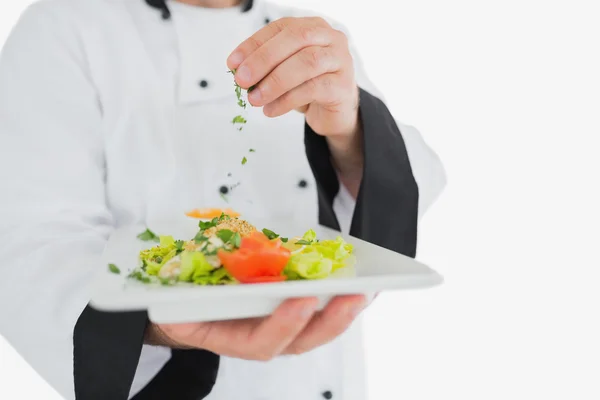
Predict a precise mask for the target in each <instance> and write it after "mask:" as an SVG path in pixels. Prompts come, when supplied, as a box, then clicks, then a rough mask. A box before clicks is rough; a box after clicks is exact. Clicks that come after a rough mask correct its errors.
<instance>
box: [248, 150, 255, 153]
mask: <svg viewBox="0 0 600 400" xmlns="http://www.w3.org/2000/svg"><path fill="white" fill-rule="evenodd" d="M248 152H249V153H256V150H254V149H250V150H248Z"/></svg>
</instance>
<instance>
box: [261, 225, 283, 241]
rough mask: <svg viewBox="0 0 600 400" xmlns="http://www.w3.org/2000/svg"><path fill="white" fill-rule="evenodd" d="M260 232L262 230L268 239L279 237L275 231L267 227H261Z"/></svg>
mask: <svg viewBox="0 0 600 400" xmlns="http://www.w3.org/2000/svg"><path fill="white" fill-rule="evenodd" d="M262 232H263V233H264V234H265V236H266V237H268V238H269V239H270V240H273V239H277V238H278V237H279V235H278V234H277V233H275V232H273V231H272V230H270V229H267V228H265V229H263V230H262Z"/></svg>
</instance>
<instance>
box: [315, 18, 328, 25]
mask: <svg viewBox="0 0 600 400" xmlns="http://www.w3.org/2000/svg"><path fill="white" fill-rule="evenodd" d="M312 21H313V22H314V23H315V24H316V25H319V26H329V23H328V22H327V21H326V20H325V18H323V17H312Z"/></svg>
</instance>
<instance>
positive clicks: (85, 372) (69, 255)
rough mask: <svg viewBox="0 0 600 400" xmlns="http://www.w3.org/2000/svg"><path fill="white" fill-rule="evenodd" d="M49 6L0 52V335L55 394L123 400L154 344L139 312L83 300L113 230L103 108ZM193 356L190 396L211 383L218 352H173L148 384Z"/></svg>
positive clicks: (65, 28)
mask: <svg viewBox="0 0 600 400" xmlns="http://www.w3.org/2000/svg"><path fill="white" fill-rule="evenodd" d="M56 4H58V3H54V2H42V3H37V4H35V5H34V6H32V7H31V8H29V9H28V10H27V11H26V12H25V13H24V14H23V16H22V17H21V19H20V21H19V22H18V24H17V26H16V27H15V29H14V30H13V32H12V33H11V35H10V37H9V39H8V41H7V42H6V44H5V46H4V48H3V50H2V53H1V54H0V187H1V189H0V190H1V193H2V194H1V200H2V201H1V202H2V207H0V221H2V222H1V223H0V239H1V241H2V245H1V246H0V260H2V262H1V263H0V274H1V275H2V279H0V303H1V304H3V306H2V307H0V334H2V335H3V336H4V337H5V338H6V339H7V341H8V342H9V343H10V344H11V345H12V346H13V347H14V348H15V349H16V350H17V351H18V352H19V353H20V355H21V356H22V357H24V359H25V360H26V361H27V362H28V363H29V364H30V365H31V366H32V367H33V368H34V369H35V370H36V371H37V372H38V373H39V374H40V375H41V376H42V377H43V378H44V379H45V380H46V381H47V382H49V383H50V385H51V386H53V387H54V388H55V389H56V390H57V391H58V392H59V393H60V394H61V395H62V396H63V397H64V398H66V399H74V398H77V399H85V400H91V399H102V400H105V399H111V400H126V399H128V398H129V397H130V390H131V385H132V382H133V380H134V377H135V375H136V373H137V372H138V371H137V368H138V362H139V360H140V356H141V355H143V353H144V352H145V351H152V348H149V349H148V347H149V346H148V347H146V346H143V335H144V330H145V327H146V324H147V323H148V319H147V316H146V313H145V312H132V313H103V312H98V311H96V310H94V309H92V308H91V307H89V306H88V302H89V299H90V297H91V290H92V289H91V283H92V282H91V281H92V279H93V276H94V273H95V272H96V271H98V270H99V269H102V268H106V267H107V266H106V265H102V264H101V261H100V256H101V254H102V251H103V249H104V247H105V244H106V242H107V239H108V237H109V235H110V234H111V232H112V230H113V219H112V215H111V212H110V210H109V208H108V206H107V202H106V193H105V184H104V180H105V165H104V142H103V135H102V110H101V106H100V105H99V101H98V98H97V97H98V96H97V93H96V91H95V88H94V85H93V82H92V80H91V78H90V76H89V73H88V72H87V65H86V57H85V52H84V49H83V48H82V46H81V42H80V40H81V39H80V37H79V35H78V32H77V30H76V29H74V28H73V24H72V22H73V21H72V20H68V19H67V18H66V16H65V14H64V13H62V12H60V11H62V10H56V9H55V8H53V7H54V6H55V5H56ZM7 305H10V306H7ZM190 360H192V361H193V365H194V371H196V373H197V374H198V375H200V374H202V376H201V379H197V380H198V381H200V382H201V383H202V384H203V385H204V386H203V388H200V389H201V390H200V392H198V393H201V392H202V390H204V392H206V390H210V387H211V381H212V383H214V376H215V374H216V369H217V368H218V357H216V356H214V355H210V354H205V353H202V352H198V353H193V352H190V353H186V355H185V356H181V355H180V354H179V353H177V355H176V356H173V357H171V360H170V361H169V363H170V364H169V363H167V365H166V366H165V368H163V370H165V371H166V373H165V374H162V375H161V373H159V374H158V375H157V376H156V378H155V381H157V382H159V383H160V382H161V379H163V380H164V377H165V376H167V377H168V376H169V375H168V374H169V371H171V370H172V369H173V365H176V364H177V363H179V364H181V365H184V366H189V365H190V363H191V361H190ZM161 366H162V365H161ZM167 366H170V367H169V368H167ZM158 369H160V367H159V368H158ZM155 373H156V372H155ZM170 376H172V374H171V375H170ZM184 377H185V378H186V379H188V380H193V379H190V377H189V376H187V375H185V376H184ZM150 379H151V377H150ZM176 383H177V382H175V384H176ZM156 385H157V384H156V383H155V384H154V386H153V387H156ZM148 386H151V385H148ZM151 390H152V388H151V389H149V390H147V391H145V392H144V393H141V394H140V397H139V398H140V399H142V400H145V399H151V398H155V397H152V396H151V394H152V393H149V392H150V391H151ZM163 398H166V397H163ZM181 398H182V399H183V398H186V397H181ZM197 398H202V397H200V396H196V397H194V399H197Z"/></svg>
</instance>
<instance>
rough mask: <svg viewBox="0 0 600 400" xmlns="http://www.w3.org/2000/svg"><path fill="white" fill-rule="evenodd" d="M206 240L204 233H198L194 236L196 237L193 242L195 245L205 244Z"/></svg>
mask: <svg viewBox="0 0 600 400" xmlns="http://www.w3.org/2000/svg"><path fill="white" fill-rule="evenodd" d="M207 240H208V238H207V237H206V236H204V231H200V232H198V233H197V234H196V237H195V238H194V242H196V244H200V243H202V242H206V241H207Z"/></svg>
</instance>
